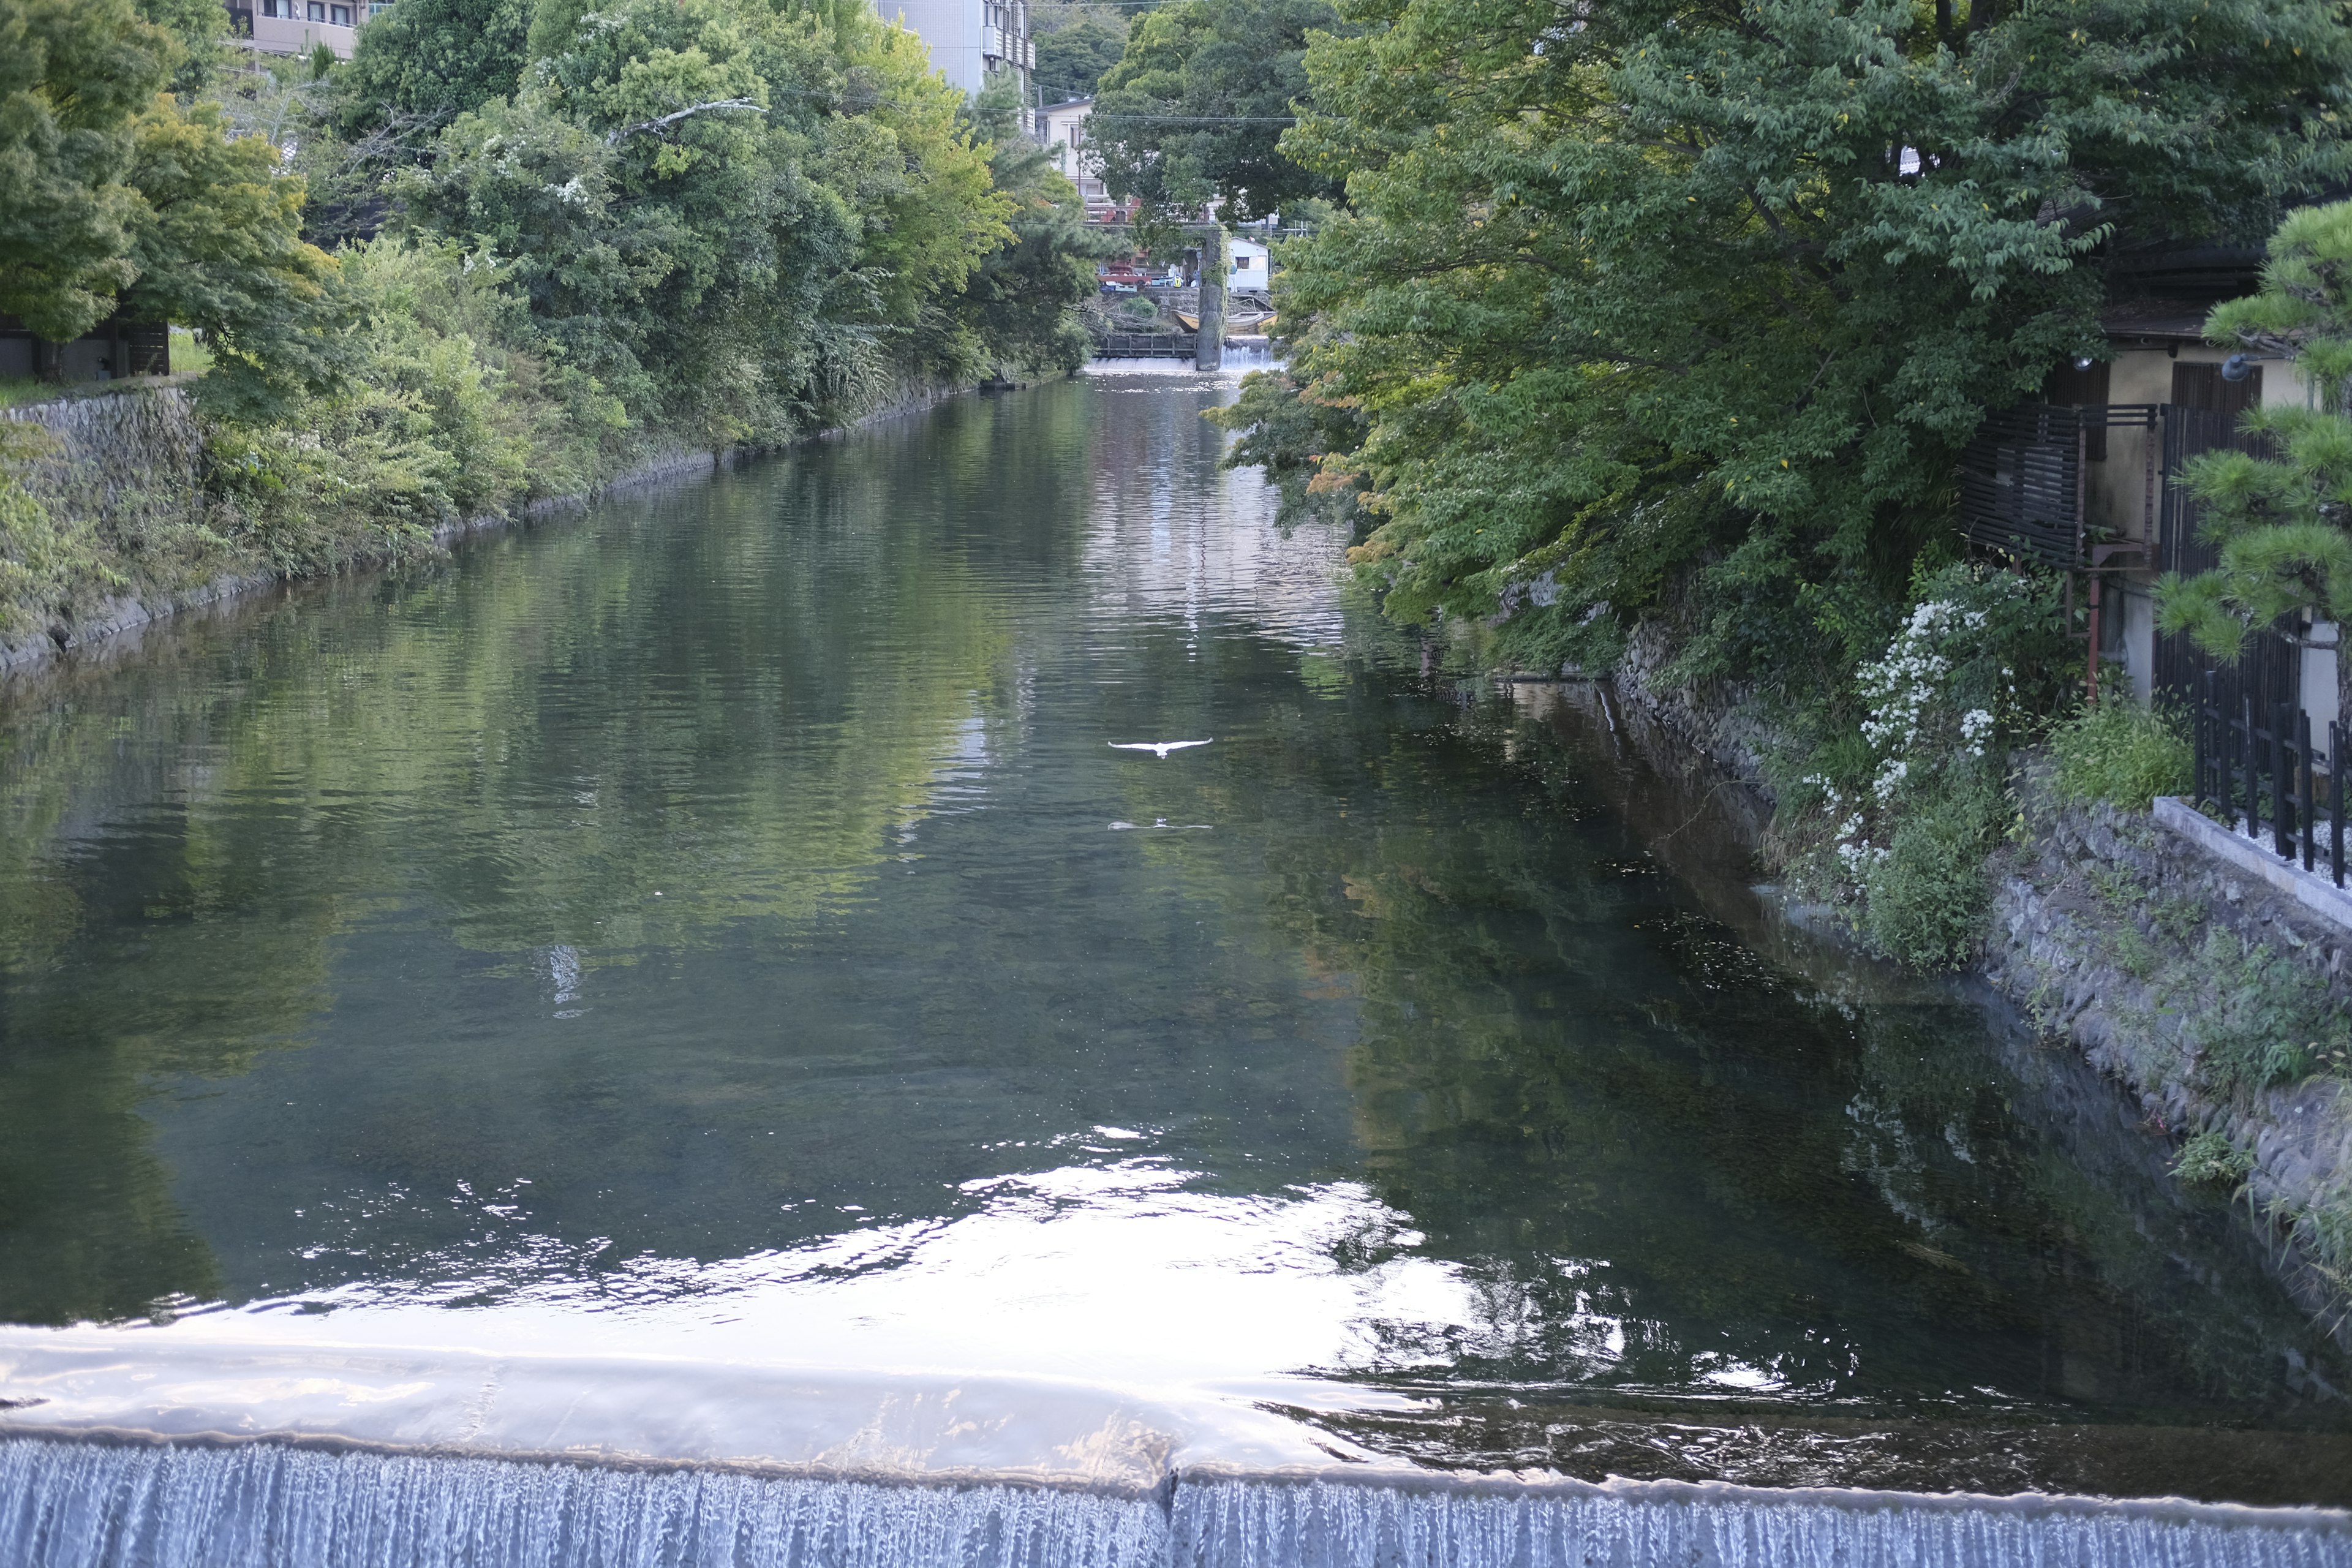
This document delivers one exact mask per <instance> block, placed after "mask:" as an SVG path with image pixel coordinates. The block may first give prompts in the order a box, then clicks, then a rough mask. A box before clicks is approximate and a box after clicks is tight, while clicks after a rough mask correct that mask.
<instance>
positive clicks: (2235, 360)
mask: <svg viewBox="0 0 2352 1568" xmlns="http://www.w3.org/2000/svg"><path fill="white" fill-rule="evenodd" d="M2284 358H2286V355H2284V354H2231V356H2230V357H2229V358H2228V359H2225V360H2223V361H2222V362H2221V379H2222V380H2223V381H2243V380H2245V379H2246V377H2248V376H2250V375H2252V374H2253V373H2254V362H2255V361H2256V360H2258V359H2284Z"/></svg>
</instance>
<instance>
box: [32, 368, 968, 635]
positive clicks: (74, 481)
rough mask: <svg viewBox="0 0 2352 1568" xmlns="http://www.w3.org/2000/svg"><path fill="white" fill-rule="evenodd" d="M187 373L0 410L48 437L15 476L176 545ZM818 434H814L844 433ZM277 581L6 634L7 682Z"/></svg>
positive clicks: (191, 486) (97, 520) (922, 396)
mask: <svg viewBox="0 0 2352 1568" xmlns="http://www.w3.org/2000/svg"><path fill="white" fill-rule="evenodd" d="M190 379H193V378H186V377H179V378H173V379H172V380H170V381H158V382H154V383H150V384H142V385H139V386H132V387H122V388H116V389H110V390H108V391H105V392H102V393H98V394H96V395H75V396H68V397H60V398H58V399H55V400H53V401H49V402H45V403H33V404H25V405H19V406H17V407H15V408H7V409H0V418H5V419H8V420H11V421H14V422H16V423H18V424H22V425H29V426H34V427H35V428H37V429H38V430H40V431H42V432H43V433H44V434H45V436H46V437H47V438H46V439H45V440H43V441H41V442H40V443H39V449H38V450H37V452H36V453H35V454H34V455H33V456H32V457H31V458H29V459H27V460H25V461H23V462H21V463H20V465H19V467H18V477H19V479H20V480H21V482H22V483H23V484H24V485H25V487H26V489H28V490H30V491H31V492H32V493H33V494H34V495H35V496H36V497H37V498H38V499H39V500H40V501H41V502H42V504H43V505H44V506H46V507H47V508H48V509H49V510H50V511H51V513H52V515H55V516H59V517H68V518H72V519H75V520H76V521H81V522H86V523H89V524H90V525H92V526H94V528H95V529H96V531H97V532H98V533H99V535H100V537H101V538H105V539H110V540H116V541H159V540H169V539H170V538H172V537H173V534H174V532H175V531H184V530H194V529H201V528H203V527H204V526H205V524H206V522H207V521H209V514H208V511H207V507H206V501H205V433H204V426H203V422H202V421H201V419H200V418H199V417H198V416H197V414H196V411H195V408H194V404H193V403H192V401H191V400H190V398H189V395H188V387H187V384H186V383H187V381H188V380H190ZM964 390H966V389H965V388H963V387H961V386H933V385H928V384H910V385H906V386H901V387H900V388H898V390H897V391H896V392H895V393H894V394H892V395H889V396H887V397H886V398H884V399H883V400H882V401H881V402H879V403H878V404H877V405H876V406H875V407H874V408H873V409H871V410H869V411H868V412H867V413H866V415H865V416H862V417H860V418H859V419H857V420H855V421H853V422H852V425H853V426H863V425H870V424H877V423H879V422H881V421H883V420H887V419H892V418H896V417H898V416H901V415H906V414H910V413H914V412H916V411H918V410H920V409H923V408H928V407H929V406H930V405H933V404H935V403H939V402H941V401H943V400H944V399H946V398H949V397H952V396H955V395H958V394H959V393H961V392H962V391H964ZM840 433H841V432H840V431H839V430H837V429H836V430H826V431H821V432H817V433H815V434H814V435H813V436H812V437H809V438H810V439H821V438H823V437H827V436H833V435H838V434H840ZM755 455H757V449H753V448H730V449H726V450H721V451H716V452H712V451H693V450H678V449H671V450H667V451H656V452H654V453H653V454H651V455H649V456H646V457H644V458H641V459H640V460H638V461H637V462H635V463H634V464H632V465H631V466H630V467H628V468H626V469H625V470H623V471H622V472H620V473H618V474H615V475H614V476H613V477H612V478H611V479H607V480H605V481H604V483H602V484H600V485H598V486H596V487H595V488H594V489H591V490H587V491H584V492H582V493H579V494H573V495H551V496H542V497H541V498H539V499H537V500H533V501H531V502H530V503H529V504H527V505H525V506H522V507H520V508H518V509H517V510H515V511H513V512H511V513H505V512H499V513H491V514H487V515H483V516H478V517H468V518H459V519H454V520H452V521H448V522H446V523H444V524H442V525H441V526H440V527H438V528H436V530H434V534H433V537H434V541H435V542H436V544H440V545H444V546H446V545H447V544H449V543H451V542H454V541H455V540H457V539H458V538H460V537H462V536H464V535H467V534H469V533H476V532H480V531H488V530H492V529H498V528H503V527H505V526H507V525H508V524H509V523H512V522H515V521H520V520H522V519H524V518H529V517H534V516H541V515H544V514H546V513H549V512H553V511H561V510H568V509H570V508H573V507H578V506H583V505H585V504H586V503H588V502H590V501H592V500H596V499H597V498H599V497H601V496H606V495H611V494H614V493H616V492H619V491H622V490H626V489H636V488H639V487H642V486H645V485H649V484H659V483H663V482H666V481H671V480H677V479H688V478H692V477H694V476H697V475H703V474H708V473H710V472H711V471H712V470H713V469H715V468H722V467H724V466H726V465H727V464H728V463H730V462H732V461H735V460H738V459H740V458H746V457H751V456H755ZM278 581H279V579H278V576H277V575H276V574H272V573H268V572H264V571H249V572H231V573H228V574H222V575H218V576H214V577H210V578H208V579H206V580H205V581H204V582H201V583H197V584H193V585H191V586H186V587H181V588H177V589H173V590H170V591H158V590H154V589H152V588H150V589H139V590H133V591H130V592H126V593H123V594H121V595H115V596H112V597H109V598H104V599H100V600H99V601H97V602H95V603H93V604H88V605H81V606H79V608H78V609H77V611H76V613H75V614H74V616H72V618H71V619H70V621H68V620H63V619H60V620H58V621H57V622H55V623H53V624H52V625H50V626H47V627H44V628H39V629H37V630H35V631H33V632H32V633H31V634H30V635H29V636H20V639H19V640H17V641H16V642H14V643H11V642H9V641H7V640H5V638H0V677H5V676H8V675H12V674H15V673H17V672H20V671H24V670H26V669H29V668H33V667H35V666H37V665H42V664H46V663H47V662H49V661H51V660H53V659H55V658H58V656H59V655H61V654H68V653H74V654H80V653H89V652H94V651H98V650H100V649H104V650H108V651H113V650H116V649H120V648H123V647H127V646H128V640H129V639H126V638H125V637H124V634H125V633H128V632H132V631H136V630H138V629H140V628H142V627H144V626H149V625H151V624H152V623H154V622H156V621H159V620H162V619H163V618H164V617H167V616H172V615H173V614H176V613H178V612H181V611H184V610H190V609H194V608H196V607H198V606H200V605H217V604H221V603H223V602H225V601H227V600H231V599H235V598H237V597H240V596H242V595H247V594H252V593H255V592H257V591H258V590H261V589H264V588H268V587H269V586H271V585H273V584H276V583H277V582H278Z"/></svg>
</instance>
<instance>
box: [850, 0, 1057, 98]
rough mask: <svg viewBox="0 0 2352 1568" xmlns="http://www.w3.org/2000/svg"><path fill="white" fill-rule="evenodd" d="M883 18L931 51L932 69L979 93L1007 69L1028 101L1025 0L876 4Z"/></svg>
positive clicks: (1031, 53)
mask: <svg viewBox="0 0 2352 1568" xmlns="http://www.w3.org/2000/svg"><path fill="white" fill-rule="evenodd" d="M878 5H879V7H880V10H881V12H882V15H883V16H887V17H890V18H892V19H894V20H897V21H900V22H904V23H905V24H906V25H907V26H908V28H910V29H911V30H912V31H913V32H914V33H915V35H916V36H917V37H919V38H921V39H922V40H923V42H924V44H925V45H926V46H928V47H929V49H930V51H931V67H932V68H933V69H935V70H939V71H941V72H944V73H945V74H946V76H947V79H948V80H950V81H951V82H953V83H955V85H956V86H958V87H960V88H961V89H964V91H966V92H970V93H977V92H978V91H980V89H982V88H983V87H985V86H987V85H988V83H989V82H990V81H991V80H992V79H994V78H996V77H997V76H1000V75H1002V74H1003V73H1004V72H1007V71H1010V72H1012V73H1013V78H1014V79H1015V80H1016V81H1018V82H1019V83H1020V86H1021V96H1022V100H1023V101H1024V102H1026V101H1028V96H1029V73H1030V72H1031V71H1033V70H1034V69H1035V68H1036V66H1037V51H1036V49H1035V47H1034V46H1033V45H1032V44H1031V43H1030V41H1029V0H878Z"/></svg>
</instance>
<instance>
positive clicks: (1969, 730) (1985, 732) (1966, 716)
mask: <svg viewBox="0 0 2352 1568" xmlns="http://www.w3.org/2000/svg"><path fill="white" fill-rule="evenodd" d="M1991 738H1992V710H1991V709H1990V708H1971V709H1969V710H1968V711H1967V712H1965V713H1963V714H1961V715H1960V740H1961V742H1963V743H1964V744H1965V745H1967V747H1968V749H1969V755H1970V756H1972V757H1981V756H1983V755H1984V754H1985V742H1987V741H1989V740H1990V739H1991Z"/></svg>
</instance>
